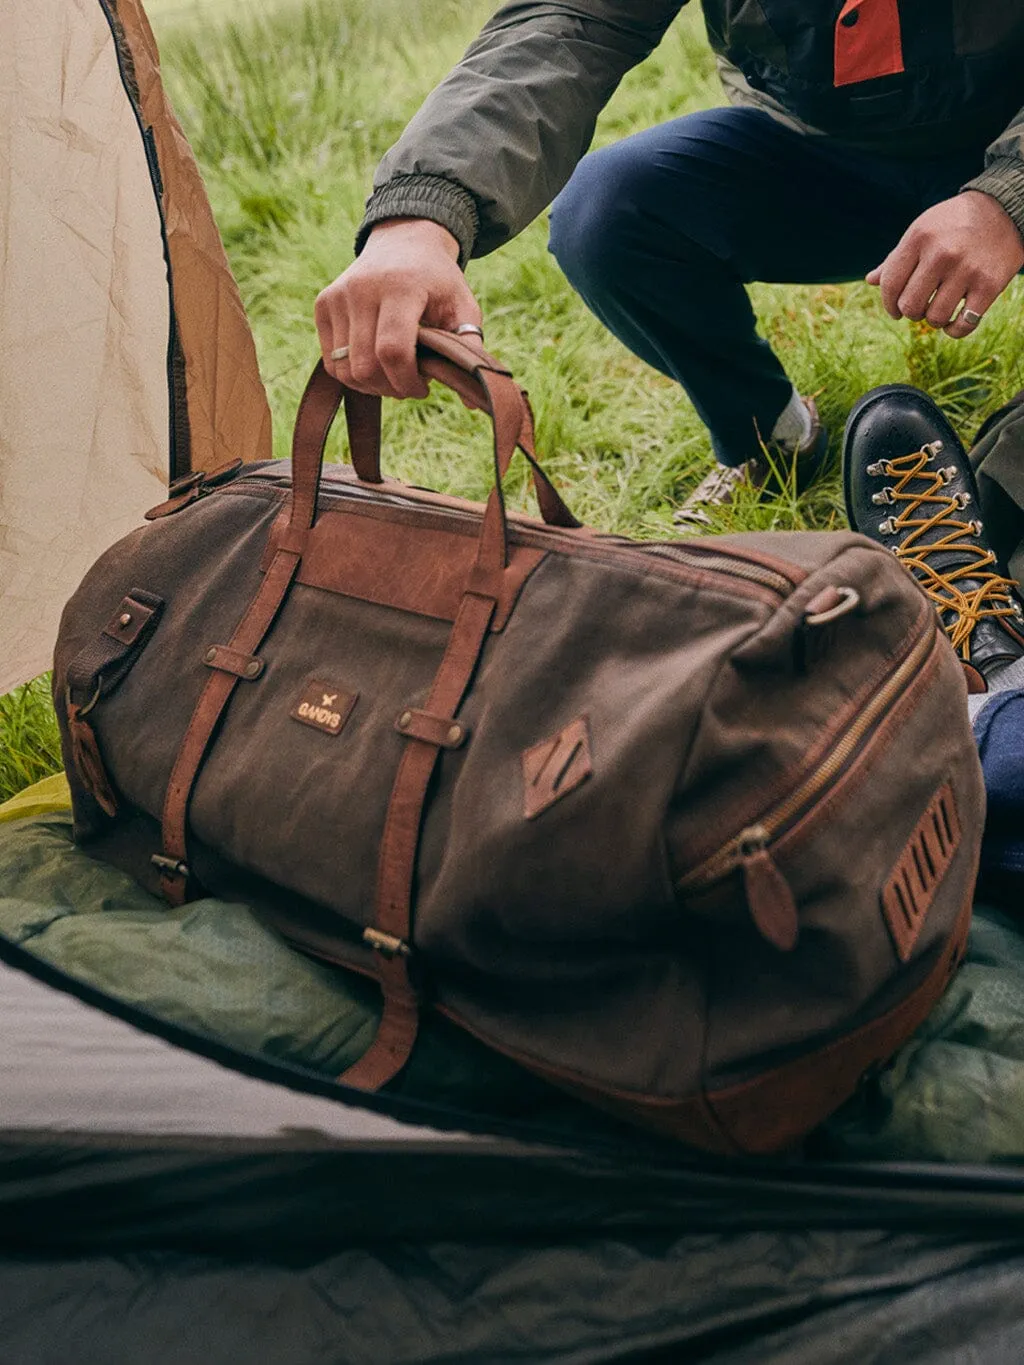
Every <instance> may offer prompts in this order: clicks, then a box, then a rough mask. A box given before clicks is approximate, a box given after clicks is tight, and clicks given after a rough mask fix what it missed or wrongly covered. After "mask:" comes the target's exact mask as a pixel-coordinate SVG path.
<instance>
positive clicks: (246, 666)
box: [203, 645, 263, 682]
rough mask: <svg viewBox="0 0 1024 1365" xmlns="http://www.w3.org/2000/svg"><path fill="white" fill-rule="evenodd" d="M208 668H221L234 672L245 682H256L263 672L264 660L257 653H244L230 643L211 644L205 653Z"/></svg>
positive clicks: (204, 661) (205, 662)
mask: <svg viewBox="0 0 1024 1365" xmlns="http://www.w3.org/2000/svg"><path fill="white" fill-rule="evenodd" d="M203 663H204V664H206V666H207V668H219V669H220V670H221V671H222V672H224V673H233V674H234V675H235V677H236V678H241V679H242V680H243V681H244V682H255V681H256V679H257V678H258V677H259V676H260V674H261V673H262V672H263V660H262V659H257V658H256V656H255V654H243V653H242V652H241V651H240V650H237V649H232V648H231V647H230V645H211V646H210V648H209V649H208V650H206V652H205V653H204V654H203Z"/></svg>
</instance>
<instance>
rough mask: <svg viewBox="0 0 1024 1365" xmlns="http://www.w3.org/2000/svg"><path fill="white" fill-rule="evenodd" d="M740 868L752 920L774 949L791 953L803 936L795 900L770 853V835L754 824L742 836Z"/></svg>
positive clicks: (740, 837) (760, 826) (740, 838)
mask: <svg viewBox="0 0 1024 1365" xmlns="http://www.w3.org/2000/svg"><path fill="white" fill-rule="evenodd" d="M739 850H740V866H741V868H742V869H743V887H744V890H745V891H746V893H747V905H748V907H749V909H750V917H751V919H752V920H753V921H754V923H755V924H756V925H757V929H758V932H759V933H760V934H761V936H762V937H763V938H765V939H766V940H767V941H768V942H769V943H770V944H771V945H772V946H773V947H774V948H778V950H779V951H780V952H782V953H791V952H792V951H793V949H794V948H795V947H796V945H797V939H798V938H799V937H800V920H799V917H798V915H797V908H796V900H795V899H794V896H793V891H792V889H791V887H790V885H789V882H787V881H786V879H785V877H784V876H783V875H782V873H781V872H780V871H779V869H778V868H777V867H776V866H775V863H774V861H773V859H772V855H771V854H770V853H769V852H768V834H767V831H766V830H765V829H764V827H763V826H762V825H754V826H753V827H752V828H751V829H746V830H744V831H743V833H742V834H741V835H740V836H739Z"/></svg>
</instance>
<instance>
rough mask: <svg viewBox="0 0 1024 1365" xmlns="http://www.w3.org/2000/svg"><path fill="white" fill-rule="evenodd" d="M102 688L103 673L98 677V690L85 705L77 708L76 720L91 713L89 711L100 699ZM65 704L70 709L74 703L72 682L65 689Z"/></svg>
mask: <svg viewBox="0 0 1024 1365" xmlns="http://www.w3.org/2000/svg"><path fill="white" fill-rule="evenodd" d="M102 690H103V675H102V674H100V676H99V677H98V678H97V679H96V691H95V692H94V693H93V694H92V696H91V697H90V698H89V700H88V701H87V702H86V703H85V705H84V706H80V707H79V708H78V710H77V711H76V713H75V719H76V720H82V719H83V718H84V717H85V716H87V715H88V714H89V712H90V711H91V710H92V709H93V707H94V706H95V705H96V703H97V702H98V701H99V699H100V693H101V692H102ZM64 704H65V706H67V707H68V708H69V709H70V708H71V706H72V705H73V704H74V702H73V698H72V696H71V684H70V683H69V684H68V686H67V688H66V689H65V692H64Z"/></svg>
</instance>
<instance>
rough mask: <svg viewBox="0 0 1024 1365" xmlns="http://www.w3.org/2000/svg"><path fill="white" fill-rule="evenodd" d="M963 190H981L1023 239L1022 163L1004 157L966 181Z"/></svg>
mask: <svg viewBox="0 0 1024 1365" xmlns="http://www.w3.org/2000/svg"><path fill="white" fill-rule="evenodd" d="M963 190H981V192H982V193H983V194H990V195H991V196H992V198H993V199H995V200H997V201H998V202H999V203H1000V204H1002V206H1003V208H1004V209H1005V210H1006V212H1007V213H1008V214H1009V215H1010V217H1011V218H1012V219H1013V221H1014V223H1015V224H1016V227H1017V231H1018V232H1019V233H1020V235H1021V237H1024V161H1018V160H1017V158H1016V157H1012V156H1004V157H1000V158H999V159H998V160H996V161H993V162H991V163H990V164H989V165H988V166H986V167H985V169H984V170H983V171H982V173H981V174H980V175H976V176H975V177H974V179H973V180H968V182H967V184H966V185H963V186H961V192H962V191H963Z"/></svg>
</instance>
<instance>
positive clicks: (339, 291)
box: [315, 218, 480, 398]
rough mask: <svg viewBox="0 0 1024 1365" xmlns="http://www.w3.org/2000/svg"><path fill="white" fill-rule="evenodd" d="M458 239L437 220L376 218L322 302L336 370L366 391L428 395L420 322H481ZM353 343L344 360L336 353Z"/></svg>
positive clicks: (322, 322) (330, 365) (320, 322)
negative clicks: (420, 365) (419, 359)
mask: <svg viewBox="0 0 1024 1365" xmlns="http://www.w3.org/2000/svg"><path fill="white" fill-rule="evenodd" d="M458 260H459V244H458V242H457V241H456V240H455V238H454V237H453V236H452V234H451V233H450V232H449V231H448V230H447V229H446V228H443V227H441V226H440V224H439V223H434V222H431V221H430V220H429V219H426V218H395V219H390V220H389V221H387V222H384V223H378V224H377V226H376V227H375V228H374V229H373V231H372V232H371V233H370V236H369V239H368V240H367V243H366V245H365V247H364V248H363V250H362V253H361V255H360V256H359V257H358V259H357V260H356V261H354V262H353V264H352V265H350V266H349V268H348V269H347V270H346V271H345V273H344V274H343V275H339V277H338V278H337V279H336V280H335V281H334V283H333V284H331V285H328V287H327V288H326V289H325V290H324V291H323V293H322V294H321V295H320V296H319V298H318V299H317V301H316V311H315V316H316V329H317V332H318V333H319V335H320V347H321V349H322V351H323V354H324V364H325V365H326V367H327V369H328V370H329V371H330V372H331V374H333V375H335V376H336V377H337V378H338V379H340V380H342V381H343V382H344V383H346V384H349V385H350V386H351V387H352V388H354V389H359V390H361V391H362V392H363V393H379V394H383V395H384V396H386V397H390V398H425V397H426V394H427V388H428V386H427V383H426V381H425V380H424V379H423V377H422V376H421V375H420V373H419V370H418V369H417V368H416V329H417V327H419V326H420V324H421V323H422V325H423V326H425V327H441V328H444V329H445V330H448V331H453V330H454V329H455V328H456V327H457V326H458V324H459V323H460V322H475V323H476V324H477V325H478V326H479V324H480V306H479V304H478V303H477V301H476V299H475V298H474V297H473V295H472V293H471V292H470V289H469V286H468V285H467V284H466V281H465V278H464V277H463V274H462V271H461V270H460V269H459V265H458ZM341 346H348V348H349V354H348V356H347V357H346V358H345V359H344V360H340V361H339V360H332V359H331V358H330V357H331V352H332V351H333V350H336V349H337V348H338V347H341Z"/></svg>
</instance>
